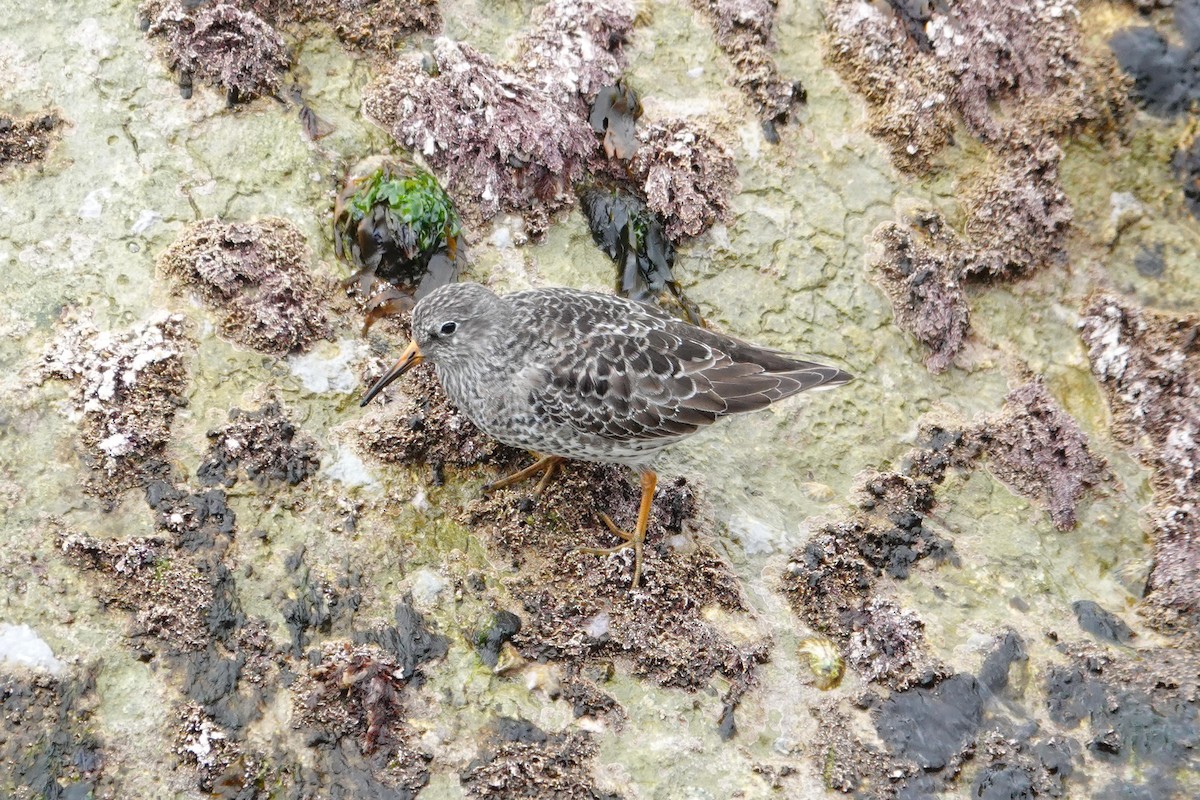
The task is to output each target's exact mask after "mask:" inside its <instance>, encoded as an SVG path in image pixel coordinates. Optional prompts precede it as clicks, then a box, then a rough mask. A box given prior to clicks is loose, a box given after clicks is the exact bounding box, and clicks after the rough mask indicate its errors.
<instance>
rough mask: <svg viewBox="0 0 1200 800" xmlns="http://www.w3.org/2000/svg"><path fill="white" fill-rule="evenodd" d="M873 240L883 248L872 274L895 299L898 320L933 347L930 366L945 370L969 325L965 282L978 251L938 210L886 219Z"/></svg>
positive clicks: (965, 334) (923, 341) (894, 307)
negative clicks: (905, 221) (904, 220)
mask: <svg viewBox="0 0 1200 800" xmlns="http://www.w3.org/2000/svg"><path fill="white" fill-rule="evenodd" d="M874 239H875V242H876V243H877V244H879V245H880V246H881V248H882V250H881V252H880V253H879V254H878V256H877V257H876V258H874V259H873V260H872V262H871V271H872V275H873V276H874V277H875V279H876V280H877V281H878V282H879V284H880V286H882V287H883V290H884V292H885V293H886V294H887V296H888V299H889V300H891V302H892V312H893V314H894V315H895V317H896V324H897V325H899V326H900V327H901V328H903V329H904V330H906V331H908V332H909V333H911V334H912V335H913V336H914V337H915V338H916V339H917V341H918V342H920V343H921V344H923V345H925V346H926V347H928V348H929V350H930V351H931V352H930V353H929V355H928V356H926V358H925V366H926V367H928V369H929V371H930V372H935V373H936V372H942V371H943V370H945V369H946V368H947V367H948V366H950V362H951V361H952V360H953V359H954V357H955V356H956V355H957V354H958V351H959V350H961V349H962V346H963V342H964V341H965V340H966V337H967V332H968V330H969V328H970V311H969V309H968V308H967V297H966V293H965V292H964V291H963V287H962V283H961V281H962V278H963V277H964V275H965V272H966V270H967V267H968V265H969V263H970V262H971V260H972V259H973V258H974V251H973V250H972V248H970V247H968V246H967V245H966V244H965V243H964V242H962V240H961V239H959V237H958V236H957V235H956V234H955V233H954V231H953V230H951V229H950V228H949V226H947V225H946V223H945V220H943V219H942V218H941V216H940V215H938V214H936V213H934V212H930V213H926V214H922V215H920V216H919V217H917V218H915V219H914V220H913V224H909V225H901V224H899V223H895V222H888V223H885V224H883V225H881V226H880V227H879V228H878V229H877V230H876V231H875V234H874Z"/></svg>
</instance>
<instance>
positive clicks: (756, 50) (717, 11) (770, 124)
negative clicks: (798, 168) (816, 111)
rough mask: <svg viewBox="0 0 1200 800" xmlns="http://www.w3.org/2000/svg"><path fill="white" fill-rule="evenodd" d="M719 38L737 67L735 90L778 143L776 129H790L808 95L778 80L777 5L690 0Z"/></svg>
mask: <svg viewBox="0 0 1200 800" xmlns="http://www.w3.org/2000/svg"><path fill="white" fill-rule="evenodd" d="M692 5H693V6H695V8H696V9H697V10H699V11H701V12H704V14H705V16H706V17H707V18H708V20H709V22H710V23H711V24H712V26H713V28H714V30H715V32H716V34H717V44H718V45H719V46H720V48H721V49H722V50H723V51H724V52H725V54H726V55H727V56H729V60H730V61H731V62H732V63H733V69H734V74H733V78H732V82H733V84H734V85H735V86H736V87H737V88H738V89H741V90H742V92H744V93H745V94H746V96H747V98H748V99H749V100H750V102H751V104H752V105H753V106H754V107H755V112H756V116H757V117H758V120H759V121H760V122H761V123H762V124H763V133H764V135H765V136H766V138H767V140H768V141H770V142H771V143H772V144H778V143H779V135H778V132H777V131H776V126H777V125H782V124H784V123H786V122H787V121H788V120H789V118H790V117H791V114H792V111H793V109H794V108H795V106H796V105H797V104H799V103H803V102H804V101H805V99H806V96H807V93H806V92H805V91H804V87H803V86H802V85H801V84H800V82H799V81H793V80H788V79H786V78H784V77H783V76H781V75H780V74H779V67H778V65H776V63H775V60H774V59H773V58H772V57H771V51H772V50H774V49H775V41H774V36H773V28H774V26H775V10H776V6H777V3H776V2H775V0H692Z"/></svg>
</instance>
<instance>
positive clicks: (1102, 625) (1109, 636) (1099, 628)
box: [1071, 600, 1136, 644]
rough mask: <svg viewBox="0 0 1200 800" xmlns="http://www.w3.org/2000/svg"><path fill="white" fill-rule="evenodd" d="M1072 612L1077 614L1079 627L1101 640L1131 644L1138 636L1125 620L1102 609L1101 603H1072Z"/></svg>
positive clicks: (1087, 601)
mask: <svg viewBox="0 0 1200 800" xmlns="http://www.w3.org/2000/svg"><path fill="white" fill-rule="evenodd" d="M1071 610H1072V611H1074V612H1075V619H1077V620H1078V621H1079V627H1081V628H1083V629H1084V630H1085V631H1087V632H1088V633H1090V634H1092V635H1094V636H1099V637H1100V638H1101V639H1106V640H1108V641H1110V642H1115V643H1117V644H1129V643H1130V642H1131V641H1133V637H1134V636H1136V634H1135V633H1134V632H1133V631H1132V630H1130V628H1129V626H1128V625H1126V624H1125V620H1123V619H1121V618H1120V617H1118V616H1117V615H1116V614H1114V613H1112V612H1111V611H1106V610H1105V609H1103V608H1101V607H1100V604H1099V603H1095V602H1093V601H1091V600H1076V601H1075V602H1074V603H1071Z"/></svg>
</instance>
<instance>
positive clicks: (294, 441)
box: [196, 401, 321, 489]
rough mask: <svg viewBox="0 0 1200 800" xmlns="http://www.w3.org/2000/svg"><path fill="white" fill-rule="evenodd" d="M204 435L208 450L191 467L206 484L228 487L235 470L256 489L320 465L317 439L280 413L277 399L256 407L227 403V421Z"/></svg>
mask: <svg viewBox="0 0 1200 800" xmlns="http://www.w3.org/2000/svg"><path fill="white" fill-rule="evenodd" d="M208 440H209V449H208V453H207V455H206V456H205V459H204V461H203V463H201V464H200V467H199V468H198V469H197V470H196V477H197V478H198V479H199V481H200V483H202V484H204V485H206V486H212V485H215V484H222V485H223V486H225V487H226V488H228V487H231V486H233V485H234V484H235V483H237V481H238V476H239V474H241V475H245V477H247V478H248V479H250V480H252V481H254V483H255V484H256V485H257V486H258V487H259V489H264V488H266V487H267V486H268V485H269V484H272V483H287V484H288V485H289V486H296V485H297V484H299V483H300V482H302V481H303V480H305V479H306V478H308V477H309V476H310V475H313V474H315V473H316V471H317V470H318V469H319V468H320V466H321V462H320V460H319V459H318V458H317V445H316V442H315V441H314V440H313V439H312V437H311V436H309V435H307V434H306V433H304V432H302V431H300V430H299V429H298V428H297V427H296V425H295V423H293V422H291V421H290V420H289V419H288V418H287V417H286V416H284V412H283V406H282V405H280V403H279V402H278V401H275V402H271V403H268V404H266V405H264V406H262V407H261V408H259V409H258V410H256V411H243V410H241V409H240V408H235V409H232V410H231V411H230V412H229V424H228V425H226V426H225V427H223V428H220V429H218V430H213V431H209V432H208Z"/></svg>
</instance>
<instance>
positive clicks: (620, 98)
mask: <svg viewBox="0 0 1200 800" xmlns="http://www.w3.org/2000/svg"><path fill="white" fill-rule="evenodd" d="M641 116H642V103H641V100H639V99H638V94H637V92H636V91H634V89H633V88H632V87H631V86H629V85H628V84H626V83H625V82H624V81H621V80H619V81H617V82H616V83H614V84H612V85H611V86H605V87H604V88H602V89H601V90H600V91H599V92H598V93H597V94H596V99H595V100H593V101H592V107H591V110H590V112H589V114H588V124H589V125H591V126H592V130H593V131H595V132H596V133H597V134H599V135H600V136H601V137H602V141H603V143H604V154H605V155H606V156H608V157H609V158H610V159H612V158H615V159H618V160H620V161H628V160H629V159H630V158H632V157H633V154H634V153H635V152H637V148H638V140H637V135H636V133H635V132H634V126H635V125H636V123H637V121H638V119H639V118H641Z"/></svg>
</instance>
